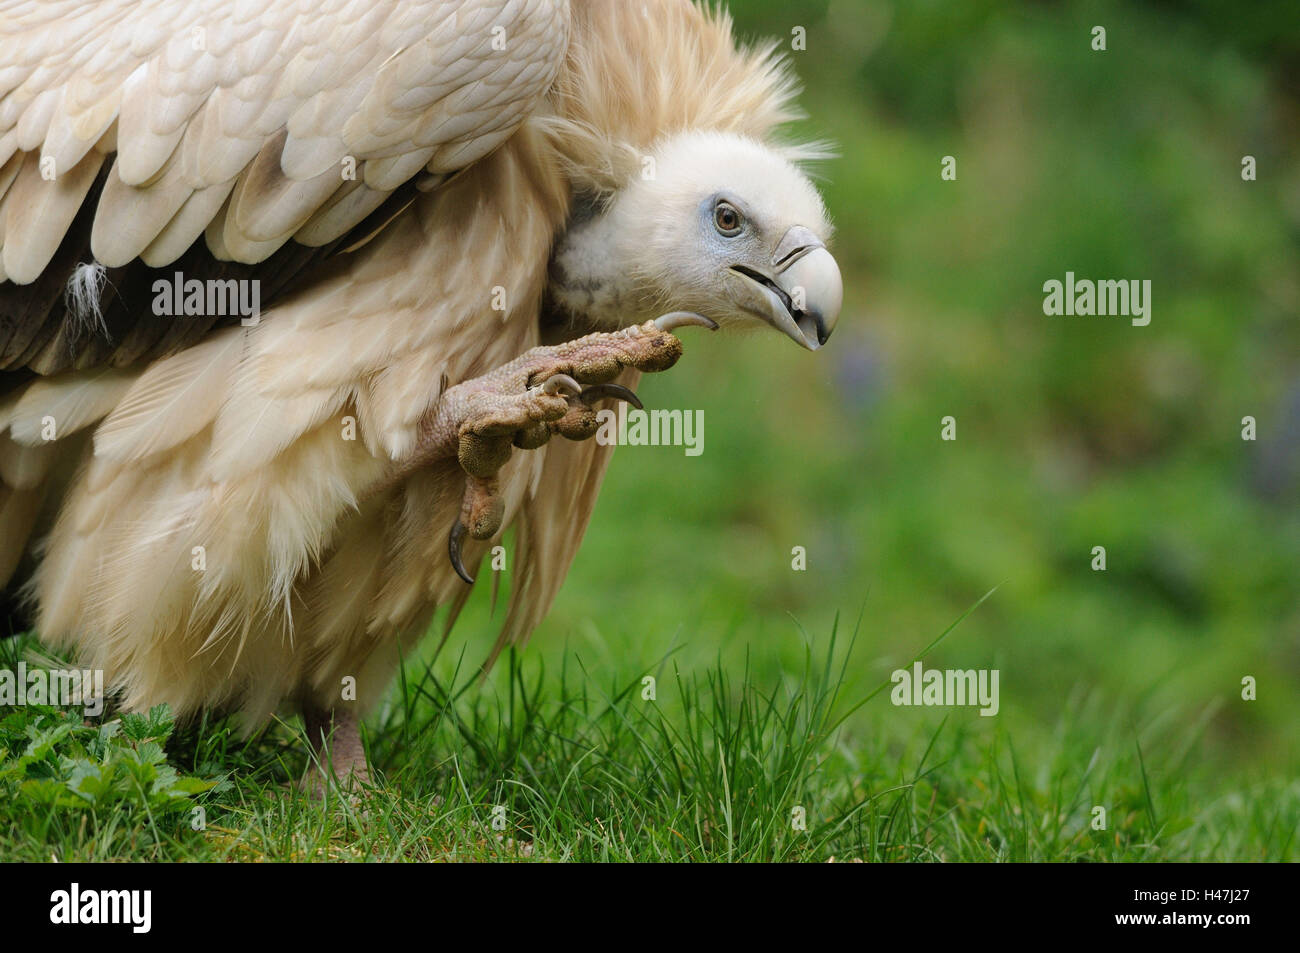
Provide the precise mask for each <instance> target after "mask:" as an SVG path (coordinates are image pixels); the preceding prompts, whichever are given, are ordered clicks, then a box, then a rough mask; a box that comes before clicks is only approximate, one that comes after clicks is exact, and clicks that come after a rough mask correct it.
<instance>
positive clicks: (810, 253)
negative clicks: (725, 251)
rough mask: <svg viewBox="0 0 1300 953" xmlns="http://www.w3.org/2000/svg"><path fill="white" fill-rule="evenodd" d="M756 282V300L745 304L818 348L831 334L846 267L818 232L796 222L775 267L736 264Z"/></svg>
mask: <svg viewBox="0 0 1300 953" xmlns="http://www.w3.org/2000/svg"><path fill="white" fill-rule="evenodd" d="M731 270H732V271H734V272H736V273H737V274H739V275H743V276H744V277H745V278H747V279H749V281H750V282H752V285H753V286H754V287H751V289H750V290H751V292H752V293H751V294H750V295H749V296H748V297H749V298H750V299H751V301H750V302H748V303H742V304H741V307H743V308H744V309H745V310H747V311H749V312H750V313H752V314H754V315H756V316H757V317H759V318H761V319H763V320H764V321H766V322H767V323H768V324H770V325H772V327H774V328H776V329H777V330H778V331H780V332H781V333H783V334H785V335H786V336H787V337H789V338H790V339H791V340H793V341H794V342H795V343H796V344H799V345H800V346H802V347H805V348H807V349H808V350H810V351H815V350H817V349H818V348H819V347H821V346H822V345H823V344H825V343H826V341H827V339H828V338H830V336H831V331H833V330H834V329H835V321H836V319H837V318H838V317H839V316H840V304H841V302H842V300H843V296H844V286H843V283H842V282H841V280H840V269H839V266H838V265H837V264H836V263H835V259H834V257H832V255H831V253H830V252H829V251H827V250H826V245H825V244H824V243H823V242H822V241H821V239H819V238H818V237H817V236H816V235H815V234H813V232H812V231H811V230H809V229H807V228H804V227H803V226H802V225H795V226H794V227H793V228H791V229H790V230H789V231H787V232H786V233H785V235H784V236H783V237H782V239H781V241H780V243H779V244H778V245H777V246H776V251H775V252H773V253H772V263H771V268H770V270H769V269H764V270H761V271H760V270H759V269H757V268H750V267H747V266H745V265H733V266H732V267H731Z"/></svg>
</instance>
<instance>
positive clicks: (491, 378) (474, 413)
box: [392, 312, 717, 583]
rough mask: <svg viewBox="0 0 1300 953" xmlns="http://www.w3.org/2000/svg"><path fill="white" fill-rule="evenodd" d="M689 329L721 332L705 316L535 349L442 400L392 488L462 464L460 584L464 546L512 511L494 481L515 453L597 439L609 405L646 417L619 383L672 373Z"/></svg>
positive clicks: (457, 528) (457, 533)
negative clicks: (443, 465)
mask: <svg viewBox="0 0 1300 953" xmlns="http://www.w3.org/2000/svg"><path fill="white" fill-rule="evenodd" d="M687 325H695V326H700V327H707V328H716V327H717V325H716V324H714V323H713V322H712V321H710V320H709V319H708V318H704V317H701V316H700V315H697V314H691V313H689V312H674V313H672V314H666V315H664V316H663V317H660V318H657V319H656V320H654V321H647V322H646V323H645V324H640V325H634V326H632V327H628V328H624V329H623V330H621V331H612V332H598V333H595V334H588V335H586V336H585V337H581V338H577V339H575V340H573V341H565V342H564V343H562V344H557V345H553V346H547V347H536V348H533V349H532V350H531V351H528V352H526V353H525V354H523V355H521V356H520V357H518V358H516V359H515V360H513V361H510V362H509V363H508V364H504V365H502V366H501V367H499V368H497V369H496V370H494V371H492V372H490V373H488V374H485V375H483V376H482V377H477V378H474V379H473V380H469V381H465V382H464V383H461V384H457V385H456V386H455V387H451V388H449V389H448V390H447V391H446V392H445V393H444V394H443V395H442V397H441V398H440V399H439V401H438V403H437V405H436V406H435V407H434V410H433V412H432V414H431V415H430V416H429V417H428V418H427V419H426V420H425V422H424V427H423V432H422V434H421V439H420V444H419V447H418V449H417V450H416V451H415V453H413V454H412V455H411V457H410V458H409V459H408V460H406V461H404V462H403V463H402V465H401V466H399V467H398V469H397V472H396V473H395V474H394V476H393V477H392V479H393V480H400V479H403V478H404V477H405V476H406V475H409V474H410V473H412V472H414V471H415V470H417V469H420V468H422V467H425V466H427V465H428V464H430V463H432V462H433V461H435V460H441V459H446V458H450V457H455V458H456V459H457V460H458V461H459V462H460V466H461V469H462V470H464V471H465V475H466V480H465V495H464V497H463V499H462V503H461V511H460V517H459V518H458V519H457V520H456V523H455V525H454V526H452V528H451V534H450V536H449V538H448V541H447V552H448V556H449V557H450V559H451V563H452V566H454V567H455V569H456V572H457V573H458V574H459V575H460V577H461V578H462V579H464V580H465V581H466V582H467V583H472V582H473V581H474V580H473V578H472V577H471V576H470V575H469V573H468V572H467V571H466V570H465V565H464V563H463V562H462V560H461V544H462V543H463V541H464V539H465V536H466V535H469V536H472V537H473V538H474V539H490V538H491V537H492V536H493V535H494V534H495V533H496V532H497V531H498V530H499V529H500V528H501V523H502V520H503V519H504V516H505V506H504V503H503V501H502V499H501V495H500V493H499V492H498V486H497V472H498V471H499V470H500V469H501V467H502V466H504V465H505V463H506V461H507V460H509V459H510V454H511V453H512V452H513V450H514V449H515V448H519V449H523V450H532V449H535V448H537V447H540V446H542V445H543V444H544V443H546V442H547V441H548V440H550V439H551V437H552V436H554V435H555V434H557V433H558V434H560V435H561V436H563V437H566V438H568V439H570V440H586V439H587V438H589V437H591V436H593V435H594V434H595V433H596V431H597V429H598V425H597V420H596V412H595V410H593V409H592V407H593V405H594V404H595V403H596V402H597V401H599V400H601V399H604V398H614V399H616V400H625V401H627V402H629V403H631V404H633V405H634V406H635V407H638V408H640V406H641V402H640V401H639V400H637V397H636V395H635V394H634V393H632V391H630V390H628V389H627V388H626V387H622V386H620V385H618V384H614V383H612V381H613V379H614V378H615V377H617V376H618V375H619V374H620V373H622V371H623V370H624V369H625V368H636V369H637V370H639V371H645V372H653V371H663V370H667V369H668V368H670V367H672V366H673V365H674V364H676V363H677V359H678V358H680V357H681V356H682V343H681V341H679V340H678V339H677V338H676V337H675V336H674V335H673V334H672V332H673V331H674V330H676V329H677V328H680V327H684V326H687Z"/></svg>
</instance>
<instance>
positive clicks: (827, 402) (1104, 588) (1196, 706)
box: [458, 0, 1300, 775]
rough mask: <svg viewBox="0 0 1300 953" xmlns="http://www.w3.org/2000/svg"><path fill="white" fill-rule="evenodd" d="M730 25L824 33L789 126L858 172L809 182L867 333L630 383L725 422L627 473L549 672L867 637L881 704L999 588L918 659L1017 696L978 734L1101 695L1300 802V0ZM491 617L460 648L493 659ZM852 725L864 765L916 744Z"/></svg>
mask: <svg viewBox="0 0 1300 953" xmlns="http://www.w3.org/2000/svg"><path fill="white" fill-rule="evenodd" d="M732 10H733V14H734V15H735V17H736V20H737V24H738V29H739V30H740V32H741V33H742V34H744V35H746V36H751V37H754V38H760V37H776V38H777V39H779V40H781V41H782V42H783V43H785V44H787V45H788V44H789V41H790V39H791V37H792V32H791V31H792V30H794V28H795V27H800V26H802V27H804V28H806V31H807V50H806V51H804V52H792V53H791V54H790V55H791V58H792V60H793V62H794V65H795V68H796V69H797V71H798V73H799V75H800V77H801V79H802V80H803V82H804V84H805V87H806V91H805V94H804V96H803V98H802V103H803V106H804V107H805V109H806V111H807V112H808V114H809V116H810V117H811V118H809V119H808V120H807V121H806V122H804V123H802V124H801V126H800V128H799V129H798V130H797V131H798V134H799V135H805V136H808V137H809V138H823V137H824V138H830V139H832V140H834V141H835V142H836V144H837V147H838V150H839V158H837V159H834V160H832V161H828V162H825V163H823V164H821V166H820V167H819V168H817V169H816V170H815V171H816V174H817V175H818V177H819V180H820V182H821V185H822V186H823V188H824V191H825V196H826V199H827V204H828V206H829V207H830V209H831V212H832V215H833V217H834V219H835V221H836V223H837V228H838V232H837V235H836V239H835V242H834V250H835V252H836V255H837V257H838V258H839V259H840V262H841V265H842V267H843V269H844V272H845V279H846V303H845V312H844V314H843V315H842V316H841V319H840V324H839V328H838V330H837V332H836V335H835V337H834V338H833V339H832V340H831V342H830V344H829V345H828V347H827V348H826V349H825V350H823V351H821V352H819V353H816V354H808V353H803V352H799V351H797V350H795V349H794V348H793V347H792V346H791V345H790V343H789V342H788V341H785V340H783V339H778V338H777V337H776V336H775V335H770V336H756V337H752V338H735V337H730V338H729V337H725V336H708V337H706V336H705V335H703V334H698V335H689V334H688V335H687V337H686V352H687V353H686V357H685V359H684V360H683V361H682V362H681V363H680V364H679V365H678V367H677V368H676V369H675V370H674V371H673V372H671V373H668V374H664V375H659V376H655V377H653V378H648V379H646V380H645V381H644V382H643V384H642V386H641V393H642V396H643V397H644V399H645V400H646V403H647V405H648V406H651V407H680V408H703V410H704V416H705V449H704V453H703V455H702V456H699V457H692V458H688V457H686V456H685V455H684V454H683V453H682V451H681V449H680V448H667V447H662V448H648V447H635V448H633V447H629V448H624V449H622V450H620V451H619V453H618V454H617V455H616V458H615V461H614V464H613V467H612V469H611V472H610V475H609V477H608V479H607V481H606V485H605V490H604V493H603V496H602V498H601V502H600V505H599V507H598V509H597V512H596V515H595V518H594V520H593V522H592V527H591V529H590V530H589V532H588V534H587V539H586V542H585V544H584V547H583V549H582V551H581V552H580V554H579V556H578V559H577V562H576V564H575V566H574V569H573V572H572V573H571V574H570V576H569V579H568V582H567V583H566V585H565V588H564V590H563V591H562V593H561V595H560V597H559V600H558V602H557V604H556V606H555V609H554V611H553V612H552V613H551V616H550V617H549V619H548V620H547V621H546V623H545V624H544V625H543V627H542V630H541V631H540V632H539V633H538V634H537V637H536V639H535V641H534V650H535V651H536V650H540V651H543V652H545V651H559V648H558V647H559V646H563V645H564V644H566V642H567V644H568V645H569V646H570V647H571V648H572V649H575V650H577V651H579V652H580V653H581V654H582V655H583V656H584V658H586V659H588V660H589V661H591V662H592V663H593V664H599V663H600V662H601V660H602V659H603V660H605V661H607V662H609V663H610V664H614V663H619V664H626V663H633V664H635V663H638V662H639V663H644V664H647V665H649V664H651V663H652V662H653V660H655V659H657V658H659V657H660V656H661V655H662V654H663V652H665V651H666V650H667V649H669V648H670V647H671V646H674V645H677V646H680V653H679V656H678V659H679V664H686V665H689V664H690V659H692V658H696V659H701V660H702V659H709V658H712V657H713V656H714V654H715V653H718V654H720V655H721V656H722V657H723V658H731V659H737V660H738V659H740V658H741V653H743V652H744V651H745V650H746V649H748V650H749V651H750V652H751V653H752V661H753V663H754V665H755V666H756V667H758V668H761V666H763V665H766V666H768V671H770V672H771V673H772V675H773V677H779V673H780V672H781V671H782V666H784V665H788V664H791V663H792V661H793V660H795V659H797V658H798V656H799V653H800V652H801V650H802V637H801V635H800V633H799V628H798V627H797V626H796V623H795V621H794V620H797V622H798V624H799V625H801V626H802V627H803V628H804V629H805V630H806V631H808V632H812V633H818V632H826V631H829V629H830V625H831V620H832V617H833V616H834V614H835V613H837V612H839V613H842V614H844V615H845V616H847V617H848V618H849V619H850V620H852V619H854V618H856V617H857V615H858V613H859V612H860V611H861V612H862V632H863V644H862V645H860V652H859V657H858V660H857V663H856V664H857V669H858V674H859V675H860V678H861V683H860V684H861V687H862V688H864V689H869V688H870V687H871V686H873V685H874V684H876V683H878V682H879V681H880V680H881V679H882V678H885V677H887V676H888V673H889V671H890V670H891V669H893V668H894V667H896V666H898V665H900V664H903V663H904V662H905V661H906V660H907V659H908V658H910V657H911V654H912V653H913V652H915V651H917V650H918V649H919V648H920V647H921V646H923V645H925V644H926V643H927V642H928V641H929V640H930V639H931V638H932V637H933V636H934V635H935V634H937V633H938V632H940V631H941V630H943V629H944V627H945V626H947V625H948V624H949V623H951V622H952V620H953V619H954V618H956V617H957V616H958V615H960V614H961V613H962V612H963V611H964V610H965V609H967V608H968V607H970V605H971V604H972V603H973V602H975V600H976V599H978V598H979V597H980V596H981V595H982V594H983V593H984V592H986V591H987V590H989V589H991V588H993V587H995V586H996V587H998V590H997V592H996V593H995V594H994V596H993V597H992V598H991V599H990V600H989V601H987V602H986V603H985V604H984V605H983V606H981V608H980V609H979V610H978V611H977V612H975V613H974V614H973V615H972V616H971V617H970V618H969V619H967V620H966V621H965V622H963V624H962V626H961V627H960V628H959V630H958V631H957V632H956V633H954V635H953V636H951V637H950V638H949V639H948V640H947V641H946V642H945V643H944V644H943V645H942V646H941V647H940V649H939V651H938V652H937V653H936V654H935V656H934V657H933V658H932V659H930V660H928V663H927V664H932V665H935V666H959V667H997V668H1000V669H1001V672H1002V682H1001V685H1002V716H1001V718H1000V719H983V720H982V719H980V718H978V717H976V716H974V713H973V712H972V713H971V718H970V720H971V721H972V722H973V729H974V730H976V731H980V730H984V729H987V727H988V726H987V725H981V724H980V723H981V721H984V722H987V721H990V720H1003V719H1005V722H1004V723H1005V724H1010V725H1012V726H1015V728H1016V729H1017V730H1018V731H1019V733H1020V735H1021V736H1022V737H1023V736H1024V734H1025V733H1033V732H1034V731H1042V732H1046V731H1050V730H1051V729H1050V726H1051V725H1053V724H1055V723H1056V718H1057V716H1058V715H1059V713H1060V709H1061V705H1062V704H1063V700H1064V699H1065V698H1066V697H1067V696H1068V695H1070V694H1071V693H1072V692H1079V691H1083V692H1087V693H1089V694H1090V695H1093V694H1095V693H1100V695H1101V697H1103V698H1108V699H1110V700H1111V701H1112V703H1113V704H1114V705H1116V706H1120V707H1123V708H1125V709H1126V710H1127V709H1128V708H1129V707H1130V706H1134V707H1136V708H1140V709H1141V710H1143V711H1146V712H1148V713H1149V717H1153V718H1155V717H1168V718H1173V719H1185V720H1186V721H1187V722H1188V723H1190V722H1192V721H1194V720H1196V719H1198V718H1200V717H1201V716H1202V715H1203V714H1207V713H1208V714H1207V717H1208V718H1209V721H1208V728H1207V734H1206V737H1205V740H1204V750H1203V751H1202V752H1200V755H1201V757H1202V758H1203V759H1204V762H1205V763H1206V764H1208V765H1212V766H1218V765H1222V766H1224V768H1225V770H1226V769H1227V768H1228V767H1240V768H1241V769H1242V770H1243V771H1247V772H1262V773H1265V774H1268V773H1273V772H1281V773H1286V772H1290V773H1291V774H1292V775H1294V771H1295V769H1296V768H1297V766H1300V753H1298V752H1300V748H1298V746H1297V742H1298V741H1300V719H1298V718H1297V710H1298V703H1300V651H1298V649H1300V598H1297V594H1298V593H1300V508H1298V507H1297V505H1296V504H1297V500H1298V499H1300V321H1298V320H1297V315H1298V314H1300V162H1297V158H1298V155H1297V153H1298V152H1300V134H1298V133H1300V92H1298V89H1297V87H1298V86H1300V83H1297V77H1300V5H1297V4H1295V3H1293V2H1288V3H1260V4H1250V5H1248V6H1247V7H1241V6H1239V5H1237V4H1231V3H1227V2H1210V0H1202V2H1190V3H1172V2H1164V3H1128V4H1119V3H1088V2H1058V3H1029V4H1025V3H1010V2H1000V0H976V2H964V3H939V2H932V0H926V2H865V0H834V2H827V0H807V2H803V3H799V2H794V3H791V2H788V0H739V2H736V3H733V4H732ZM1094 25H1102V26H1105V28H1106V31H1107V49H1106V51H1104V52H1094V51H1093V50H1092V49H1091V30H1092V27H1093V26H1094ZM947 155H951V156H953V157H955V158H956V160H957V170H958V177H957V180H956V181H951V182H945V181H942V180H941V178H940V163H941V160H942V157H944V156H947ZM1245 155H1252V156H1254V157H1255V158H1256V160H1257V163H1258V180H1257V181H1253V182H1247V181H1243V179H1242V177H1241V168H1242V166H1241V162H1242V157H1243V156H1245ZM1066 271H1073V272H1075V273H1076V275H1078V276H1080V277H1091V278H1096V279H1100V278H1138V279H1150V280H1151V282H1152V309H1153V310H1152V321H1151V324H1150V325H1149V326H1148V327H1133V326H1131V325H1130V324H1129V322H1128V321H1127V320H1126V319H1124V318H1103V317H1047V316H1045V315H1044V314H1043V311H1042V303H1043V291H1042V285H1043V282H1044V281H1046V280H1048V279H1051V278H1056V279H1063V278H1064V275H1065V272H1066ZM946 415H952V416H954V417H955V418H956V420H957V428H958V430H957V432H958V439H957V440H956V441H955V442H943V441H941V440H940V420H941V418H943V417H944V416H946ZM1247 415H1251V416H1253V417H1255V418H1256V419H1257V421H1258V434H1259V437H1258V440H1257V441H1255V442H1247V441H1244V440H1243V439H1242V436H1241V430H1242V418H1243V417H1245V416H1247ZM794 546H804V547H806V548H807V552H808V569H807V571H806V572H795V571H792V569H791V549H792V547H794ZM1094 546H1104V547H1105V548H1106V551H1107V569H1106V571H1105V572H1094V571H1092V569H1091V567H1090V562H1091V558H1092V556H1091V551H1092V548H1093V547H1094ZM475 601H476V603H478V610H477V612H476V613H472V614H471V617H470V619H468V620H467V622H468V624H464V623H463V624H462V628H461V629H459V630H458V632H459V633H460V635H461V637H464V636H465V634H467V633H472V632H478V633H480V635H479V636H477V637H476V638H479V639H481V640H482V641H483V644H484V645H486V644H487V642H488V640H490V638H491V629H492V623H491V622H489V621H488V619H487V617H486V601H485V600H483V599H482V598H481V597H478V598H476V600H475ZM548 646H549V647H550V648H547V647H548ZM1248 675H1249V676H1253V677H1254V678H1255V679H1256V680H1257V682H1258V692H1259V697H1258V700H1257V701H1253V702H1248V701H1243V700H1242V698H1241V682H1242V678H1243V677H1244V676H1248ZM860 715H861V717H860V718H859V719H858V720H857V722H856V724H857V725H858V730H859V731H861V732H862V734H863V736H867V737H878V736H881V735H884V736H888V735H889V733H890V731H891V726H895V725H899V724H901V723H908V724H914V723H915V722H916V720H918V719H922V718H925V717H928V716H927V715H925V714H924V713H919V712H916V711H914V710H908V709H894V708H891V707H890V706H889V705H888V704H887V703H882V704H879V705H873V706H870V707H868V708H867V709H865V710H864V711H863V712H862V713H860ZM936 717H938V716H936ZM963 717H965V715H964V714H963ZM1134 730H1135V733H1140V727H1139V726H1137V725H1135V728H1134Z"/></svg>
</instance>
